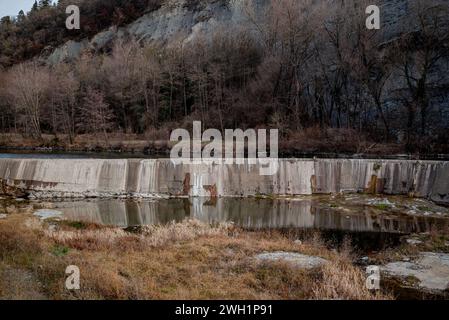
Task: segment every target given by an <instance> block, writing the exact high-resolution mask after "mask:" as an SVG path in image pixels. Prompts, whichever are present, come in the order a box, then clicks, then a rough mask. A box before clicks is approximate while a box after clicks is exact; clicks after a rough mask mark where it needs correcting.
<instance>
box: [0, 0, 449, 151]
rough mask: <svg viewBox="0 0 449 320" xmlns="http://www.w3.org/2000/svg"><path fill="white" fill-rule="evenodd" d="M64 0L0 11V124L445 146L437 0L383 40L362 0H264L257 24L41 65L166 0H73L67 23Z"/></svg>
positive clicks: (310, 142)
mask: <svg viewBox="0 0 449 320" xmlns="http://www.w3.org/2000/svg"><path fill="white" fill-rule="evenodd" d="M42 2H44V3H42ZM65 2H66V1H64V0H61V1H60V3H59V4H58V5H56V6H52V5H48V4H46V3H45V1H41V2H40V3H38V4H37V5H36V7H35V8H33V9H32V10H31V11H30V12H29V13H27V14H24V13H23V12H22V13H21V14H20V15H19V16H18V17H17V18H16V19H11V18H3V19H2V20H1V25H0V65H1V69H0V131H1V132H3V133H18V134H21V135H23V136H24V137H32V138H33V139H35V140H36V141H40V140H41V139H42V135H43V134H51V135H54V136H55V137H56V138H57V140H58V141H59V142H58V143H63V144H68V145H70V144H73V143H74V141H75V140H76V137H77V136H78V135H81V134H92V135H97V136H101V137H102V138H104V140H105V141H107V140H108V137H110V135H111V134H117V133H122V134H135V135H139V136H141V137H143V139H148V140H156V139H167V138H168V137H169V133H170V131H171V130H172V129H174V128H178V127H182V128H187V129H190V128H191V125H192V121H194V120H200V121H201V122H202V124H203V126H204V128H205V129H206V128H217V129H221V130H224V129H226V128H242V129H247V128H277V129H279V130H280V136H281V139H282V141H283V142H284V147H286V148H292V149H295V150H302V151H338V152H369V151H370V149H376V148H377V149H379V150H380V151H379V152H384V153H388V152H405V151H406V152H423V153H449V142H448V137H449V102H448V101H449V82H448V81H447V74H446V72H444V70H446V71H447V70H449V68H448V63H449V62H448V61H449V23H448V20H449V18H448V17H449V4H448V3H447V1H446V2H445V1H434V0H432V1H412V2H413V3H412V4H411V6H410V8H409V12H410V14H408V16H407V18H406V19H402V20H401V21H399V22H398V24H399V26H398V28H400V29H401V30H407V31H406V32H401V33H400V34H399V35H398V36H397V37H395V38H394V39H391V40H390V41H387V42H385V38H384V37H383V34H382V30H368V29H367V28H366V26H365V20H366V14H365V11H364V10H363V9H362V10H361V8H363V4H362V2H363V1H362V2H360V1H346V2H345V4H342V2H340V1H333V2H327V1H323V3H322V4H321V5H317V4H316V2H313V3H314V5H312V4H311V3H312V2H310V3H309V2H308V1H295V0H272V1H271V6H270V9H269V10H267V11H266V12H265V16H264V19H263V22H262V23H261V22H260V20H261V19H260V17H257V18H256V17H255V16H254V13H253V12H251V11H250V10H248V11H247V15H248V16H247V18H248V24H247V25H242V26H238V25H236V26H234V27H233V28H232V30H221V29H217V30H216V31H215V32H214V34H213V35H212V37H210V38H207V39H206V38H198V39H195V41H191V42H188V43H186V42H181V41H180V42H179V43H176V42H174V43H171V45H163V44H160V43H154V42H153V43H141V42H138V41H136V40H135V39H133V38H132V37H129V39H126V40H123V39H122V40H120V41H117V42H115V43H114V45H113V46H112V47H111V49H110V51H108V52H104V53H102V54H92V53H91V52H85V53H84V54H83V55H82V56H81V57H80V58H79V59H77V60H76V61H72V62H68V63H61V64H58V65H54V66H50V65H47V64H45V63H42V62H40V61H39V60H37V59H33V57H37V56H38V55H39V54H41V53H42V52H43V51H45V50H46V48H48V47H52V48H54V47H56V46H58V45H60V44H62V43H64V42H65V41H67V40H68V39H82V38H85V37H91V36H93V35H95V34H96V33H98V32H99V31H101V30H103V29H104V28H106V27H109V26H111V25H117V26H120V25H124V24H127V23H129V22H130V21H133V20H135V19H136V18H137V17H139V16H140V15H142V14H143V13H144V12H148V11H152V10H155V9H157V8H158V7H159V6H160V5H161V2H162V1H156V0H152V1H146V0H138V1H121V0H113V1H109V0H108V1H105V0H94V1H83V0H78V2H79V4H80V6H81V7H82V8H83V10H84V11H83V12H84V14H83V15H82V22H81V25H82V28H81V30H77V31H75V33H71V32H70V31H69V30H66V29H65V28H63V27H61V26H62V25H64V23H65V22H64V21H65V18H66V14H65V6H64V4H65ZM72 2H74V1H71V3H72ZM75 2H76V1H75ZM356 2H357V3H358V4H357V5H355V3H356ZM389 145H393V146H394V147H393V148H392V149H389V148H390V147H387V146H389ZM381 147H383V148H384V149H383V150H382V148H381ZM391 150H393V151H391Z"/></svg>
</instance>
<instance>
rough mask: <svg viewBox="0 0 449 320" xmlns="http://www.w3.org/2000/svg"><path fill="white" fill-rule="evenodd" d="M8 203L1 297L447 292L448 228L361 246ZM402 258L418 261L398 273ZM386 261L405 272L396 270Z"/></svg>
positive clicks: (1, 234) (1, 244) (430, 295)
mask: <svg viewBox="0 0 449 320" xmlns="http://www.w3.org/2000/svg"><path fill="white" fill-rule="evenodd" d="M8 208H9V209H8V210H7V214H2V215H1V216H0V258H1V259H0V299H354V300H360V299H363V300H365V299H368V300H371V299H398V298H399V299H410V298H412V299H435V298H449V295H448V289H446V290H444V286H446V285H447V283H446V282H447V281H446V280H447V275H449V274H448V273H447V272H448V269H447V268H446V267H444V265H443V266H442V267H441V266H440V264H441V263H443V264H444V261H445V260H441V259H440V260H438V259H437V260H435V257H437V258H438V257H443V259H446V258H444V257H449V254H448V253H449V230H444V229H443V230H432V231H430V232H426V233H420V234H414V235H413V234H412V235H404V236H403V237H402V240H401V243H400V244H399V245H396V246H392V247H387V248H384V249H382V250H379V251H376V250H369V251H363V250H360V249H358V248H357V247H355V246H353V243H352V240H351V238H349V237H348V238H345V239H343V241H338V242H335V241H330V240H328V239H327V240H326V238H323V237H322V236H321V234H320V233H319V232H318V231H314V230H311V231H309V232H305V231H300V230H297V231H296V232H295V231H293V230H290V231H288V232H286V231H281V230H270V231H264V230H259V231H248V230H245V229H242V228H240V227H237V226H235V225H233V224H232V223H220V224H207V223H203V222H200V221H198V220H185V221H183V222H179V223H169V224H167V225H153V226H142V227H137V228H129V229H122V228H117V227H110V226H101V225H97V224H90V223H85V222H79V221H70V220H59V219H54V218H48V219H42V218H39V217H37V216H35V215H33V214H32V213H33V211H30V210H19V209H18V207H17V208H15V207H14V205H11V206H9V207H8ZM422 252H425V253H424V255H425V258H426V259H429V255H430V258H432V257H433V256H432V255H434V256H435V257H433V259H434V260H431V262H432V266H427V267H425V268H423V267H419V263H421V262H422V261H421V260H422V259H421V258H420V257H421V256H422V255H423V253H422ZM432 252H435V253H432ZM438 255H439V256H438ZM420 259H421V260H420ZM425 262H426V261H423V263H425ZM400 263H402V264H410V265H411V266H413V265H414V263H416V265H417V267H413V268H412V269H410V270H408V271H409V273H405V274H401V272H403V270H402V269H398V268H396V269H394V266H396V265H398V264H400ZM69 265H75V266H77V267H79V269H80V290H68V289H66V287H65V281H66V277H67V275H66V274H65V270H66V268H67V266H69ZM368 265H378V266H380V267H381V270H382V275H381V282H380V290H368V289H367V287H366V278H367V274H366V273H365V269H366V267H367V266H368ZM384 266H386V267H388V268H390V269H391V270H390V271H392V272H399V273H397V274H395V275H393V276H392V277H390V276H388V274H387V273H384V272H383V271H384V270H385V267H384ZM433 267H435V268H436V269H435V270H433ZM445 268H446V269H445ZM416 270H422V273H423V274H416ZM428 271H429V273H426V272H428ZM445 272H446V273H445ZM439 277H440V278H441V277H443V278H441V279H440V278H439ZM439 279H440V280H439ZM444 279H446V280H444ZM445 281H446V282H445ZM426 286H428V287H426ZM442 286H443V290H441V289H439V290H435V289H434V288H441V287H442Z"/></svg>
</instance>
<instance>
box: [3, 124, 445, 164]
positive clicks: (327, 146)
mask: <svg viewBox="0 0 449 320" xmlns="http://www.w3.org/2000/svg"><path fill="white" fill-rule="evenodd" d="M173 144H174V143H173V142H170V133H169V131H166V132H163V133H161V132H158V133H156V134H150V135H145V134H140V135H139V134H123V133H115V134H114V133H111V134H110V135H109V138H108V140H107V141H105V140H104V138H103V137H102V136H101V135H91V134H80V135H77V136H76V137H75V138H74V140H73V141H72V142H70V141H69V139H68V137H67V136H66V135H64V134H58V135H52V134H43V135H42V138H41V139H40V140H37V139H33V138H30V137H25V136H23V135H21V134H14V133H0V151H1V152H9V153H14V152H21V153H33V152H34V153H44V154H45V153H53V154H58V153H60V154H69V155H70V154H75V155H76V154H84V155H89V154H90V155H91V156H92V157H95V156H96V157H103V156H108V157H112V158H117V157H127V158H131V157H158V158H162V157H168V156H169V155H170V150H171V147H172V146H173ZM279 156H280V157H284V158H286V157H297V158H298V157H306V158H313V157H320V158H351V157H359V158H379V159H380V158H387V159H410V160H418V159H421V160H448V159H449V152H448V149H447V148H446V147H444V146H443V147H441V148H437V149H435V150H431V151H430V152H429V151H426V152H425V153H423V152H418V151H416V152H409V151H407V150H406V148H405V146H404V145H403V144H400V143H393V142H390V143H379V142H375V141H367V140H365V139H356V138H354V137H353V136H352V135H351V134H349V133H345V132H344V130H340V131H339V130H331V129H329V132H326V133H325V134H318V133H317V132H315V131H313V132H305V133H301V134H299V133H298V134H295V135H293V136H291V137H283V136H282V137H280V141H279Z"/></svg>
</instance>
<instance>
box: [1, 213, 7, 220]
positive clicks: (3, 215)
mask: <svg viewBox="0 0 449 320" xmlns="http://www.w3.org/2000/svg"><path fill="white" fill-rule="evenodd" d="M7 216H8V215H7V214H4V213H0V219H6V217H7Z"/></svg>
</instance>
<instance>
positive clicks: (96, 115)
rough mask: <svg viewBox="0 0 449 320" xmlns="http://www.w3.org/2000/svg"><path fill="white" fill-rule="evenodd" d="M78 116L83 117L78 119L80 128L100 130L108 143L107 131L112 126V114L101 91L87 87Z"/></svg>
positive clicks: (88, 130)
mask: <svg viewBox="0 0 449 320" xmlns="http://www.w3.org/2000/svg"><path fill="white" fill-rule="evenodd" d="M80 116H81V117H82V119H83V120H82V121H80V125H81V129H83V130H85V131H86V132H92V133H98V132H101V133H102V134H103V136H104V139H105V142H106V143H107V144H109V139H108V131H109V130H111V129H112V128H113V126H114V122H113V119H114V114H113V112H112V110H111V109H110V107H109V104H108V103H107V102H106V101H105V97H104V94H103V93H102V92H101V91H99V90H95V89H93V88H87V91H86V94H85V97H84V99H83V105H82V107H81V112H80Z"/></svg>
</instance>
